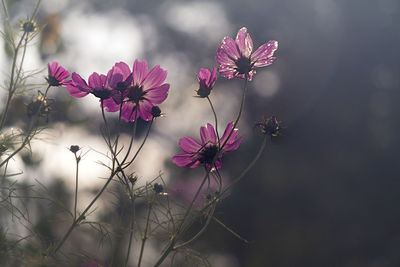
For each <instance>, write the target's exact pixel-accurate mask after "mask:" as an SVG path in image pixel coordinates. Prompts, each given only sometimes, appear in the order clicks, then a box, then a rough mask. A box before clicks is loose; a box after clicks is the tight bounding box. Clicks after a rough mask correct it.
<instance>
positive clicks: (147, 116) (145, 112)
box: [137, 100, 153, 121]
mask: <svg viewBox="0 0 400 267" xmlns="http://www.w3.org/2000/svg"><path fill="white" fill-rule="evenodd" d="M137 107H138V117H140V118H142V119H143V120H145V121H149V120H151V119H152V118H153V115H151V108H152V107H153V104H152V103H150V102H149V101H147V100H143V101H140V102H139V104H138V105H137Z"/></svg>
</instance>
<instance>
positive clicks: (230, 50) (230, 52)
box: [218, 37, 240, 60]
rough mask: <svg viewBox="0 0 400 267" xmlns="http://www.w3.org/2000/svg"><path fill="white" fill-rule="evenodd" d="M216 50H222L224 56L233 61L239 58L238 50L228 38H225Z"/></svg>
mask: <svg viewBox="0 0 400 267" xmlns="http://www.w3.org/2000/svg"><path fill="white" fill-rule="evenodd" d="M218 50H223V51H224V52H225V53H226V55H227V56H228V57H230V58H231V59H233V60H238V59H239V58H240V52H239V48H238V47H237V45H236V43H235V41H233V40H232V38H230V37H225V38H224V39H223V40H222V43H221V45H220V46H219V48H218Z"/></svg>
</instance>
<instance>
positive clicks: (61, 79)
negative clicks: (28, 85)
mask: <svg viewBox="0 0 400 267" xmlns="http://www.w3.org/2000/svg"><path fill="white" fill-rule="evenodd" d="M47 69H48V76H47V78H46V80H47V83H48V84H49V85H50V86H61V85H68V84H69V81H66V80H65V79H67V78H68V77H69V72H68V71H67V70H66V69H64V68H63V67H61V66H59V65H58V63H57V62H53V63H51V65H50V63H48V64H47Z"/></svg>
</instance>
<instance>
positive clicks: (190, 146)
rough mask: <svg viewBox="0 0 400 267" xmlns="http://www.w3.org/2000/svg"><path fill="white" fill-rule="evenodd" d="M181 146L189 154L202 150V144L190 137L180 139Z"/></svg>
mask: <svg viewBox="0 0 400 267" xmlns="http://www.w3.org/2000/svg"><path fill="white" fill-rule="evenodd" d="M179 146H180V147H181V148H182V150H183V151H185V152H187V153H196V152H198V151H199V150H200V148H201V144H200V142H199V141H197V140H196V139H194V138H192V137H190V136H185V137H182V138H181V139H179Z"/></svg>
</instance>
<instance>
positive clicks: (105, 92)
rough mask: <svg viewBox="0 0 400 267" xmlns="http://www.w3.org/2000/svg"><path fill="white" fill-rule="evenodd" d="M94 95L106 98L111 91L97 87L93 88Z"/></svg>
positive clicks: (109, 95)
mask: <svg viewBox="0 0 400 267" xmlns="http://www.w3.org/2000/svg"><path fill="white" fill-rule="evenodd" d="M93 94H94V96H96V97H98V98H100V99H107V98H110V97H111V91H109V90H106V89H98V90H96V89H95V90H93Z"/></svg>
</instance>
